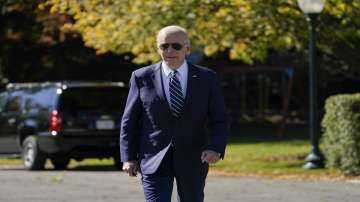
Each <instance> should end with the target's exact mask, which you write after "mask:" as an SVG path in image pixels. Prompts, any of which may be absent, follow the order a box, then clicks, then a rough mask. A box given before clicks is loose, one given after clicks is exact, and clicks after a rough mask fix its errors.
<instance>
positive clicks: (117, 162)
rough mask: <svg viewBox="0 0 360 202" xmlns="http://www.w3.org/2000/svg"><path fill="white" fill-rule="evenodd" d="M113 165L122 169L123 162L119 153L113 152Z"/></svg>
mask: <svg viewBox="0 0 360 202" xmlns="http://www.w3.org/2000/svg"><path fill="white" fill-rule="evenodd" d="M113 161H114V165H115V167H116V168H117V169H119V170H122V166H123V163H122V162H121V159H120V155H119V154H115V155H114V156H113Z"/></svg>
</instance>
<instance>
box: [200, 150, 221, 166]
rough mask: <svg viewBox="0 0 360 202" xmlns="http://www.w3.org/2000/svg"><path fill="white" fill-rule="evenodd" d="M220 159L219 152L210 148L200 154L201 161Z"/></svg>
mask: <svg viewBox="0 0 360 202" xmlns="http://www.w3.org/2000/svg"><path fill="white" fill-rule="evenodd" d="M219 160H220V155H219V153H217V152H215V151H212V150H205V151H203V152H202V154H201V162H203V163H204V162H207V163H216V162H218V161H219Z"/></svg>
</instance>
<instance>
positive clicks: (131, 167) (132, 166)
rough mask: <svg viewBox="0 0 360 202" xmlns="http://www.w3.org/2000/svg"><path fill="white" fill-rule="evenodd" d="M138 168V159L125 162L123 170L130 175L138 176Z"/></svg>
mask: <svg viewBox="0 0 360 202" xmlns="http://www.w3.org/2000/svg"><path fill="white" fill-rule="evenodd" d="M138 169H139V168H138V162H137V161H126V162H124V163H123V171H125V172H127V173H128V174H129V176H133V177H136V175H137V171H138Z"/></svg>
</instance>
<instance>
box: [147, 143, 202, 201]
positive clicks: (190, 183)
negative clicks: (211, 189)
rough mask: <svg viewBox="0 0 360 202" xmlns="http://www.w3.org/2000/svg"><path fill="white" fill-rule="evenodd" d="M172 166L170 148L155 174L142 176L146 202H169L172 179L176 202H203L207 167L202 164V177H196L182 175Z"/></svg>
mask: <svg viewBox="0 0 360 202" xmlns="http://www.w3.org/2000/svg"><path fill="white" fill-rule="evenodd" d="M199 161H200V159H199ZM174 165H176V163H175V162H174V147H172V146H171V147H170V148H169V149H168V151H167V153H166V154H165V156H164V158H163V159H162V161H161V163H160V165H159V168H158V169H157V170H156V172H155V173H153V174H142V184H143V189H144V195H145V199H146V202H171V195H172V190H173V183H174V179H176V186H177V193H178V195H177V199H178V202H203V201H204V187H205V179H206V175H207V172H208V165H207V164H206V163H204V165H203V166H204V168H205V170H204V172H203V175H202V176H196V177H189V176H187V175H182V173H181V171H177V169H176V168H174ZM193 172H195V171H193ZM184 176H187V177H184Z"/></svg>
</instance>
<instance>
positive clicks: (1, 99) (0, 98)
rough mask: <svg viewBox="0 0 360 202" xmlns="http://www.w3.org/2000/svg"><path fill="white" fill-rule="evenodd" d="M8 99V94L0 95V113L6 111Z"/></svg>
mask: <svg viewBox="0 0 360 202" xmlns="http://www.w3.org/2000/svg"><path fill="white" fill-rule="evenodd" d="M7 97H8V93H7V92H2V93H0V113H1V112H3V111H4V107H5V103H6V99H7Z"/></svg>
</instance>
